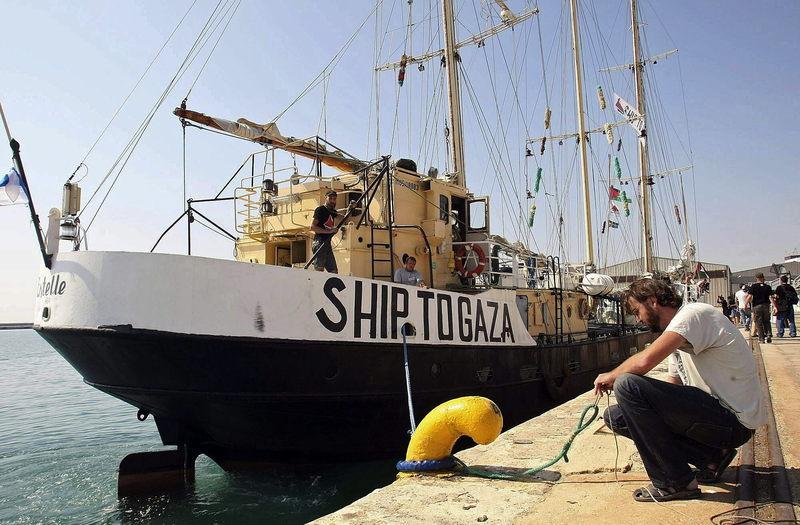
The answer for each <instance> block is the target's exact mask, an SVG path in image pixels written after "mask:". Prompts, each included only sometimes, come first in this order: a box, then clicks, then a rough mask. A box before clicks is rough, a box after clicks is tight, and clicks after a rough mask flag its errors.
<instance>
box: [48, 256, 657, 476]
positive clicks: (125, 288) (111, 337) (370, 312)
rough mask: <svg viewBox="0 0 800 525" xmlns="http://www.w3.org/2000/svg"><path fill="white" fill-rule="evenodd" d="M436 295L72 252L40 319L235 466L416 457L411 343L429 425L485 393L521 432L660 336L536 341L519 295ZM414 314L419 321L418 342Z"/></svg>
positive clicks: (88, 377) (136, 400) (66, 346)
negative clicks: (409, 448)
mask: <svg viewBox="0 0 800 525" xmlns="http://www.w3.org/2000/svg"><path fill="white" fill-rule="evenodd" d="M254 277H255V278H254ZM331 283H333V285H331ZM304 287H305V288H304ZM382 287H385V288H382ZM401 288H402V289H401ZM292 290H294V291H295V292H296V291H297V290H300V291H301V293H291V291H292ZM401 292H402V293H401ZM359 293H360V294H361V295H358V294H359ZM417 293H419V296H418V297H417V296H416V295H415V294H417ZM348 294H350V295H348ZM436 294H437V295H436V296H434V295H433V293H432V292H428V291H417V289H415V288H410V287H396V286H393V285H387V284H386V283H380V284H375V282H371V281H369V280H364V279H361V280H359V279H355V278H352V277H350V278H348V277H344V276H342V277H333V276H330V275H327V274H325V275H323V274H319V273H317V272H304V271H302V270H291V269H281V268H275V267H266V266H265V265H249V264H244V263H235V262H230V261H214V260H210V259H199V258H189V257H182V256H167V255H158V254H121V253H102V252H97V253H82V254H81V253H73V254H68V255H67V256H65V257H61V258H60V259H59V260H58V261H56V262H55V264H54V265H53V269H52V270H51V271H49V272H47V273H46V274H45V275H44V276H43V277H42V280H41V282H40V289H39V297H38V300H37V306H36V308H37V310H36V317H35V322H34V329H35V330H37V332H38V333H39V334H40V335H41V336H42V337H43V338H44V339H45V340H47V341H48V342H49V343H50V344H51V345H52V346H53V348H55V349H56V350H57V351H58V352H59V353H60V354H61V355H62V356H63V357H64V359H66V360H67V361H68V362H69V363H70V364H71V365H72V366H73V367H74V368H75V369H76V370H77V371H78V372H79V373H80V374H81V375H82V377H83V379H84V381H85V382H86V383H87V384H89V385H91V386H93V387H95V388H97V389H99V390H101V391H103V392H106V393H108V394H110V395H112V396H115V397H117V398H119V399H122V400H124V401H126V402H127V403H129V404H131V405H132V406H134V407H136V408H138V409H140V411H141V412H142V413H147V414H151V415H152V416H153V417H154V418H155V421H156V424H157V426H158V429H159V432H160V434H161V438H162V441H163V443H164V444H165V445H178V446H188V447H191V449H192V450H194V451H196V452H199V453H204V454H206V455H208V456H210V457H211V458H212V459H214V460H215V461H217V462H218V463H220V464H221V465H223V466H225V467H227V466H232V465H235V464H239V463H238V462H240V461H244V462H251V461H281V462H293V461H340V460H355V459H367V458H377V457H401V456H402V455H403V451H404V449H405V447H406V445H407V443H408V437H409V429H410V423H409V406H408V394H407V387H406V376H405V359H404V354H406V353H407V355H408V365H409V371H410V384H411V400H412V405H413V410H414V415H415V417H416V419H417V421H419V420H420V419H421V418H422V417H423V416H424V415H425V414H426V413H427V412H428V411H429V410H431V409H432V408H434V407H435V406H436V405H438V404H440V403H442V402H444V401H447V400H449V399H452V398H455V397H459V396H465V395H480V396H485V397H488V398H490V399H492V400H493V401H495V402H496V403H497V405H498V406H499V407H500V409H501V411H502V413H503V417H504V428H510V427H511V426H514V425H516V424H519V423H521V422H522V421H524V420H526V419H529V418H530V417H533V416H535V415H537V414H539V413H541V412H543V411H545V410H547V409H549V408H551V407H552V406H554V405H556V404H558V403H560V402H563V401H565V400H567V399H569V398H571V397H574V396H575V395H577V394H580V393H582V392H585V391H586V390H588V389H590V388H591V386H592V382H593V380H594V378H595V377H596V375H597V374H598V373H599V372H602V371H605V370H609V369H610V368H612V367H613V366H615V365H616V364H618V363H619V362H621V361H623V360H624V359H625V358H627V357H628V356H629V355H631V354H633V353H635V352H636V351H638V350H641V349H642V348H643V347H644V345H645V343H646V342H648V341H649V340H650V339H651V337H652V336H651V335H650V334H647V333H641V332H638V333H626V334H621V335H619V336H616V337H605V338H600V339H595V340H591V339H585V340H583V341H580V342H573V343H566V342H565V343H563V344H556V343H553V344H538V345H537V343H536V341H534V340H533V339H531V338H530V336H529V335H528V334H527V331H526V330H524V328H521V326H522V327H524V325H521V323H522V319H521V317H520V315H519V314H518V313H517V312H516V310H515V308H516V307H515V305H514V292H513V291H507V292H505V295H498V294H496V293H493V294H487V295H479V296H477V297H470V296H463V294H455V293H453V292H440V291H437V292H436ZM175 295H178V296H179V297H180V301H176V300H175V298H174V296H175ZM404 295H405V298H404ZM417 298H418V299H419V300H420V301H421V303H420V304H421V307H420V308H414V303H413V301H414V300H415V299H417ZM395 299H396V301H395ZM351 304H354V305H355V311H356V314H357V315H355V316H354V314H353V311H352V310H351V309H350V305H351ZM382 305H384V306H385V307H384V306H382ZM437 305H438V309H437ZM452 305H457V306H458V308H457V309H455V308H452ZM454 310H456V311H457V312H460V314H464V315H460V314H458V315H457V314H454V313H453V311H454ZM479 311H481V312H482V311H485V312H486V313H485V319H484V318H483V316H484V314H480V316H478V317H476V313H477V312H479ZM492 312H494V313H492ZM467 313H469V314H470V315H472V317H468V316H467ZM359 316H360V317H359ZM395 321H396V322H395ZM484 321H485V323H484ZM482 323H483V324H485V330H484V331H483V332H481V331H480V330H479V328H478V327H479V326H481V324H482ZM403 324H409V325H411V326H413V327H414V333H413V335H411V336H409V338H408V341H407V348H406V349H407V352H404V343H403V338H402V334H398V333H397V332H396V328H397V327H398V326H402V325H403ZM167 327H174V328H175V329H173V330H170V329H166V328H167ZM468 328H469V330H467V329H468Z"/></svg>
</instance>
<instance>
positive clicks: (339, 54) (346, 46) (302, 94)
mask: <svg viewBox="0 0 800 525" xmlns="http://www.w3.org/2000/svg"><path fill="white" fill-rule="evenodd" d="M380 4H381V2H378V3H377V4H375V7H374V8H373V9H372V11H370V13H369V14H368V15H367V16H366V18H364V20H363V21H362V22H361V24H360V25H359V26H358V28H357V29H356V30H355V32H353V34H352V35H350V37H349V38H348V39H347V41H346V42H345V43H344V45H343V46H342V47H341V48H340V49H339V51H337V52H336V54H335V55H334V56H333V58H331V60H330V61H329V62H328V64H327V65H326V66H325V67H324V68H323V69H322V71H320V73H319V74H318V75H317V76H316V77H314V79H313V80H311V82H309V83H308V85H307V86H306V87H305V88H304V89H303V91H301V92H300V94H299V95H297V97H295V99H294V100H292V102H290V103H289V105H288V106H286V107H285V108H284V109H283V111H281V112H280V113H278V114H277V115H276V116H275V117H274V118H273V119H272V120H270V122H273V123H274V122H277V121H278V120H279V119H280V118H281V117H282V116H283V115H284V114H285V113H286V112H287V111H289V109H291V108H292V106H294V105H295V104H296V103H297V102H298V101H300V99H302V98H303V97H305V96H306V95H307V94H308V92H309V91H311V90H312V89H314V88H315V87H316V86H317V85H319V82H320V79H321V78H323V75H324V74H325V73H326V72H327V71H328V70H329V69H330V70H332V69H333V68H335V67H336V65H337V64H338V63H339V61H341V59H342V57H343V56H344V54H345V53H346V52H347V50H348V49H349V48H350V45H351V44H352V43H353V41H354V40H355V38H356V37H357V36H358V34H359V33H360V32H361V30H362V29H363V28H364V26H365V25H366V23H367V22H368V21H369V19H370V18H372V15H373V13H375V11H376V10H377V9H378V6H379V5H380Z"/></svg>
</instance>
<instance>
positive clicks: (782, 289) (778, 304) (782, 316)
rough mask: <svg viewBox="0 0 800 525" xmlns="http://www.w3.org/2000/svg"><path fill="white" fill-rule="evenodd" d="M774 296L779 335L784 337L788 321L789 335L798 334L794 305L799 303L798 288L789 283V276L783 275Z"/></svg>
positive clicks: (776, 324)
mask: <svg viewBox="0 0 800 525" xmlns="http://www.w3.org/2000/svg"><path fill="white" fill-rule="evenodd" d="M772 298H773V306H774V308H775V326H776V327H777V329H778V337H783V330H784V328H785V327H784V324H785V323H786V322H787V321H788V323H789V337H795V336H797V328H796V327H795V324H794V305H796V304H797V290H795V289H794V286H792V285H791V284H789V278H788V277H787V276H785V275H781V284H779V285H778V287H777V288H775V295H773V296H772Z"/></svg>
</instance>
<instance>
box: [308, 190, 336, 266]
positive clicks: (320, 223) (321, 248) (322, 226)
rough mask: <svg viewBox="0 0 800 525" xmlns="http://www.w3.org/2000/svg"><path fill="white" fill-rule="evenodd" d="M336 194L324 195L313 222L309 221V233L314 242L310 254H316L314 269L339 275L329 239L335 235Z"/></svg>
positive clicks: (331, 191) (331, 192)
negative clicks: (310, 232) (323, 202)
mask: <svg viewBox="0 0 800 525" xmlns="http://www.w3.org/2000/svg"><path fill="white" fill-rule="evenodd" d="M336 217H337V214H336V192H335V191H333V190H330V191H328V193H326V194H325V204H323V205H322V206H318V207H317V209H315V210H314V220H313V221H311V231H313V232H314V242H313V243H312V245H311V253H316V254H317V256H316V257H315V258H314V268H315V269H316V270H317V271H318V272H321V271H322V270H327V271H328V272H329V273H339V268H338V267H337V266H336V258H335V257H334V256H333V250H332V249H331V238H332V237H333V235H334V234H335V233H336V229H335V228H334V220H335V219H336Z"/></svg>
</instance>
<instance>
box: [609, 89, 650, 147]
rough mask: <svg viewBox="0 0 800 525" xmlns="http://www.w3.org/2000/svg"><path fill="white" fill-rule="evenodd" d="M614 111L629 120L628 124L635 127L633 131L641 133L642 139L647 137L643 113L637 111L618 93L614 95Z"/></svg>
mask: <svg viewBox="0 0 800 525" xmlns="http://www.w3.org/2000/svg"><path fill="white" fill-rule="evenodd" d="M614 109H616V110H617V113H619V114H620V115H622V116H623V117H625V118H626V119H627V120H628V123H629V124H630V125H631V126H633V129H635V130H636V131H638V132H639V136H640V137H644V136H645V132H644V118H643V117H642V115H641V113H639V112H638V111H636V108H634V107H633V106H631V105H630V104H628V103H627V102H625V100H623V98H622V97H620V96H619V95H617V94H616V93H614Z"/></svg>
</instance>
